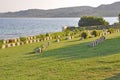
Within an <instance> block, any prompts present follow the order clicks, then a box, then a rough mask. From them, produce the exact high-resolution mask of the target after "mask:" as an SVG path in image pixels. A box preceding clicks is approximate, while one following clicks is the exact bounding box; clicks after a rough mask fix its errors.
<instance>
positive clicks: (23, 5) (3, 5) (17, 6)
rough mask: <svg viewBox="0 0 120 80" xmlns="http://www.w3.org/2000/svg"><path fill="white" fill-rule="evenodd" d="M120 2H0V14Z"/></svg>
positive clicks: (43, 0) (46, 0) (79, 0)
mask: <svg viewBox="0 0 120 80" xmlns="http://www.w3.org/2000/svg"><path fill="white" fill-rule="evenodd" d="M117 1H120V0H0V12H9V11H12V12H14V11H19V10H26V9H45V10H46V9H55V8H62V7H74V6H92V7H97V6H99V5H101V4H111V3H114V2H117Z"/></svg>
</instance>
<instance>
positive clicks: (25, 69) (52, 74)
mask: <svg viewBox="0 0 120 80" xmlns="http://www.w3.org/2000/svg"><path fill="white" fill-rule="evenodd" d="M95 39H96V38H91V39H86V40H84V41H80V40H79V39H78V38H75V39H73V40H64V41H62V42H60V43H55V42H53V41H52V42H51V44H50V46H49V47H48V48H47V50H46V51H44V52H43V53H42V54H37V53H34V52H33V51H34V48H36V47H38V46H40V45H41V44H44V43H45V42H40V43H33V44H26V45H22V46H18V47H13V48H7V49H1V50H0V80H120V77H119V76H120V33H114V34H111V35H108V36H107V40H106V41H104V42H103V43H101V44H100V45H97V46H96V47H93V48H91V47H89V46H88V44H89V43H90V42H91V41H93V40H95Z"/></svg>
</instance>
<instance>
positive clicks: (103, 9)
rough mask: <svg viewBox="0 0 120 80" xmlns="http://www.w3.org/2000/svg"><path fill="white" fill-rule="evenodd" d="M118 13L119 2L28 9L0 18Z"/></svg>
mask: <svg viewBox="0 0 120 80" xmlns="http://www.w3.org/2000/svg"><path fill="white" fill-rule="evenodd" d="M119 13H120V2H115V3H113V4H108V5H100V6H98V7H90V6H79V7H68V8H58V9H49V10H41V9H29V10H22V11H18V12H7V13H0V17H37V18H38V17H40V18H41V17H42V18H46V17H81V16H84V15H93V16H103V17H116V16H117V15H118V14H119Z"/></svg>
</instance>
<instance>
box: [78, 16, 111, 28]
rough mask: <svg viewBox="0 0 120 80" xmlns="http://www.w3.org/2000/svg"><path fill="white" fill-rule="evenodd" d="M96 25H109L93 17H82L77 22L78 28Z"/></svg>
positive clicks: (101, 19)
mask: <svg viewBox="0 0 120 80" xmlns="http://www.w3.org/2000/svg"><path fill="white" fill-rule="evenodd" d="M97 25H104V26H107V25H109V23H108V22H106V21H105V20H104V19H103V18H99V17H95V16H83V17H81V19H80V20H79V23H78V26H97Z"/></svg>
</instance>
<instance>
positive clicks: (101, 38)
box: [89, 36, 106, 47]
mask: <svg viewBox="0 0 120 80" xmlns="http://www.w3.org/2000/svg"><path fill="white" fill-rule="evenodd" d="M105 39H106V38H105V36H102V37H100V38H99V39H96V40H95V41H93V42H91V43H90V44H89V46H90V47H94V46H96V45H98V44H100V43H102V42H103V41H104V40H105Z"/></svg>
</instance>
